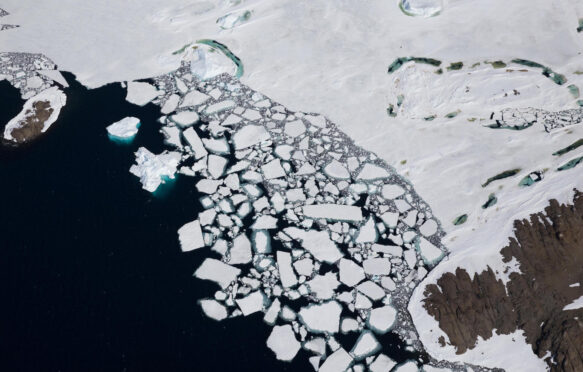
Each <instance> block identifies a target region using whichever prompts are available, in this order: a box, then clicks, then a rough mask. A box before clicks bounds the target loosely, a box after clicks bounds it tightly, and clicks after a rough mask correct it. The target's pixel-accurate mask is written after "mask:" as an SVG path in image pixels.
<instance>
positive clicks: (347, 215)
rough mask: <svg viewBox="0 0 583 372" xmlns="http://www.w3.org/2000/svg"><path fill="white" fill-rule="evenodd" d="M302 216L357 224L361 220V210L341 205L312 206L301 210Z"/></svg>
mask: <svg viewBox="0 0 583 372" xmlns="http://www.w3.org/2000/svg"><path fill="white" fill-rule="evenodd" d="M302 211H303V213H304V215H305V216H306V217H308V218H313V219H321V218H324V219H327V220H329V221H349V222H359V221H362V220H363V217H362V209H361V208H360V207H355V206H352V205H342V204H313V205H306V206H304V207H303V208H302Z"/></svg>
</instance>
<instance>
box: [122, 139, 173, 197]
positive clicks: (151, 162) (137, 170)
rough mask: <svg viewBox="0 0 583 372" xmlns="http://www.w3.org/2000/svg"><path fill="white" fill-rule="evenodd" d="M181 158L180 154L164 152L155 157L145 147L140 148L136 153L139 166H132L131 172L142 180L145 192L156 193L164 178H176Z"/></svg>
mask: <svg viewBox="0 0 583 372" xmlns="http://www.w3.org/2000/svg"><path fill="white" fill-rule="evenodd" d="M181 158H182V156H181V154H180V153H179V152H173V151H172V152H168V151H164V152H163V153H161V154H159V155H154V154H152V153H151V152H150V151H148V149H146V148H145V147H140V148H139V149H138V151H137V152H136V163H137V164H134V165H132V166H131V168H130V172H131V173H132V174H133V175H135V176H137V177H139V178H140V182H141V183H142V187H143V188H144V190H147V191H149V192H154V191H156V189H157V188H158V186H160V184H162V183H163V182H164V178H170V179H173V178H174V175H175V174H176V168H177V167H178V163H179V162H180V159H181Z"/></svg>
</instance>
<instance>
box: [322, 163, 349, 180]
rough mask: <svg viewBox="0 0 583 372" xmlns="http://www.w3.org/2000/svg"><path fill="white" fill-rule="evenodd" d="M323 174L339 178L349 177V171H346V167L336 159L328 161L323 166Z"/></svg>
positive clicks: (346, 178) (345, 178)
mask: <svg viewBox="0 0 583 372" xmlns="http://www.w3.org/2000/svg"><path fill="white" fill-rule="evenodd" d="M324 174H326V175H327V176H329V177H332V178H336V179H339V180H348V179H350V172H348V169H346V167H345V166H344V165H342V163H340V162H339V161H338V160H332V161H331V162H330V163H328V164H327V165H326V166H325V167H324Z"/></svg>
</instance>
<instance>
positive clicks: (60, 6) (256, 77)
mask: <svg viewBox="0 0 583 372" xmlns="http://www.w3.org/2000/svg"><path fill="white" fill-rule="evenodd" d="M411 3H413V1H411ZM242 6H243V5H237V6H234V7H231V8H227V7H226V6H225V4H224V2H219V1H218V0H216V1H207V2H194V3H190V4H188V5H184V2H183V1H182V0H168V1H164V2H159V1H155V0H144V1H140V2H118V3H116V4H115V11H112V5H111V2H110V1H107V0H95V1H92V2H90V3H87V2H79V1H75V0H60V1H56V0H38V1H35V6H33V7H30V6H27V5H26V4H25V3H24V2H23V1H21V0H6V1H5V2H4V3H3V7H4V8H6V9H10V13H11V14H10V16H9V17H10V20H11V22H12V23H15V24H19V25H21V27H19V28H17V29H13V30H11V31H10V32H3V33H0V43H1V45H3V46H4V47H5V49H7V50H27V51H31V52H40V53H44V54H46V55H47V56H50V57H51V58H52V59H53V60H54V61H55V62H56V63H57V64H58V65H59V67H60V68H61V69H62V70H68V71H72V72H74V73H75V74H76V76H77V78H78V79H80V81H81V82H82V83H84V84H85V85H87V86H89V87H96V86H101V85H103V84H106V83H109V82H114V81H130V80H136V79H141V78H147V77H151V76H155V75H159V74H163V73H166V72H168V71H169V70H171V69H174V68H176V67H178V65H179V63H180V58H181V57H180V56H173V55H172V52H173V51H174V50H176V49H178V48H180V47H181V46H183V45H184V44H186V43H188V42H190V41H191V38H192V37H193V35H196V37H201V38H202V37H206V38H214V39H217V40H219V41H221V42H222V43H224V44H225V45H228V46H229V48H230V49H231V50H232V51H233V52H234V53H235V54H236V55H237V56H239V57H240V58H241V60H242V61H243V63H244V65H245V74H244V75H243V77H242V81H243V82H244V83H246V84H249V85H250V86H252V87H253V88H254V89H256V90H258V91H261V92H263V93H265V94H266V95H268V96H270V97H271V98H273V99H274V100H276V101H279V102H281V103H282V104H284V105H286V107H289V108H290V109H298V110H303V111H310V112H317V113H320V114H323V115H325V116H327V117H329V118H330V119H331V120H332V121H334V122H335V123H337V124H338V125H339V126H340V128H341V129H342V130H343V131H344V132H345V133H346V134H347V135H349V136H350V137H351V138H353V139H354V140H355V141H356V143H357V144H358V145H360V146H363V147H364V148H366V149H367V150H369V151H372V152H375V153H376V154H377V155H378V156H379V157H381V158H383V159H384V160H386V161H387V162H388V163H389V164H391V165H393V166H394V167H395V168H396V170H397V171H398V172H399V173H400V174H403V175H406V176H407V177H408V178H409V180H410V181H411V182H412V183H413V185H415V188H416V190H417V192H418V193H419V194H420V196H421V197H422V198H423V199H424V200H425V201H427V202H428V203H429V205H430V206H431V207H432V210H433V213H434V215H435V216H436V217H437V218H438V219H439V220H440V221H441V222H442V223H443V227H444V229H445V230H446V232H447V233H448V235H447V236H446V237H445V239H444V243H445V245H446V246H447V247H448V248H449V249H450V250H451V251H452V254H451V255H450V256H449V257H448V259H447V261H444V262H442V263H441V264H440V265H438V266H437V268H436V269H434V270H433V271H431V272H430V273H429V274H428V276H427V278H426V279H425V281H424V283H422V285H420V286H419V287H418V289H417V290H416V291H415V294H414V296H413V298H412V300H411V305H410V307H409V308H410V311H411V313H412V314H413V319H414V322H415V324H416V326H417V328H418V329H419V330H420V332H421V335H420V336H421V340H422V341H423V343H424V345H425V346H426V347H427V349H428V351H429V352H430V353H431V354H432V355H434V356H436V357H437V356H441V357H443V358H446V359H449V358H458V359H459V360H463V361H469V362H475V363H477V364H479V362H480V361H481V360H482V359H484V358H485V359H488V358H491V359H489V360H491V362H492V365H496V366H497V367H504V366H505V365H508V364H507V363H506V362H501V364H496V363H495V362H494V360H495V358H498V357H499V356H500V355H503V354H506V353H505V351H506V350H507V349H506V348H507V347H508V344H505V343H503V342H498V343H497V342H493V341H492V340H493V339H491V340H488V341H485V342H480V343H479V345H478V347H477V348H476V349H474V350H476V352H475V353H474V354H472V353H471V352H467V353H465V354H463V355H461V356H456V354H455V352H454V351H453V350H449V349H448V350H449V351H448V352H446V351H445V350H444V349H442V348H441V347H440V346H439V344H438V343H437V338H438V337H439V335H440V333H441V332H439V331H438V328H437V326H436V322H435V321H434V320H433V319H432V318H429V317H428V316H427V314H426V312H425V311H424V310H423V309H422V307H421V300H422V293H423V289H424V287H425V284H428V283H432V282H435V281H436V280H437V278H439V277H440V276H441V274H443V273H444V272H446V271H453V270H455V268H456V267H458V266H460V267H463V268H465V269H466V270H468V271H469V273H470V275H472V274H473V273H475V272H480V271H482V270H483V269H484V268H485V267H486V265H490V266H491V267H493V268H494V269H496V270H498V271H499V272H502V271H503V267H502V262H501V258H500V255H499V254H498V251H499V249H500V248H501V247H503V246H504V245H505V244H506V243H507V241H508V237H509V236H511V235H512V221H513V220H514V219H517V218H525V217H527V216H528V215H529V214H531V213H533V212H537V211H540V210H542V209H543V208H544V207H545V206H546V204H547V201H548V200H549V199H551V198H556V199H558V200H559V202H568V201H570V200H571V198H572V191H571V190H572V188H574V187H577V188H579V189H581V188H583V179H582V178H581V177H577V174H578V172H577V171H576V170H571V171H566V172H561V173H556V172H550V173H548V174H547V175H546V176H545V179H544V182H541V183H539V184H535V185H533V186H532V187H530V188H521V189H519V188H518V187H517V186H516V183H517V179H516V177H514V178H509V179H506V180H503V181H499V182H498V183H495V184H493V185H490V186H489V187H487V188H481V187H480V186H479V185H480V184H481V183H482V182H483V181H484V180H485V179H487V178H488V177H490V176H492V175H494V174H498V173H500V172H501V171H503V170H506V169H512V168H514V167H521V168H523V169H524V170H525V171H530V170H532V169H535V168H547V167H548V168H550V169H555V168H556V167H557V166H558V165H560V164H561V163H563V162H564V161H565V159H564V158H563V157H561V158H559V157H551V156H550V153H552V152H553V151H556V150H557V149H559V148H563V147H565V146H567V145H569V144H571V143H572V142H574V140H576V139H578V138H581V137H583V128H582V126H575V127H571V128H570V129H569V131H567V130H558V131H555V132H553V133H552V134H550V135H549V134H547V133H545V132H544V131H543V130H542V129H541V128H540V127H536V126H534V127H532V128H529V129H528V130H526V131H521V132H514V131H505V130H496V131H494V130H489V129H485V128H482V127H481V126H480V125H472V123H468V121H467V118H469V117H472V116H477V117H484V116H485V115H488V114H489V113H490V112H489V111H490V107H489V106H485V105H483V103H484V102H487V98H488V97H490V96H488V95H487V94H485V93H487V92H488V90H487V89H486V88H484V89H480V86H484V87H487V85H485V83H487V82H488V81H490V80H491V78H496V79H498V81H502V82H511V83H512V84H511V85H509V87H512V86H515V87H522V86H525V84H526V86H527V88H529V89H530V88H532V85H529V84H527V81H528V80H529V79H530V81H536V83H535V84H534V85H537V86H539V87H541V88H539V90H538V91H537V90H534V92H530V93H528V94H527V93H522V94H521V95H519V96H513V97H511V98H512V99H511V100H507V101H506V103H505V102H502V103H498V104H499V105H508V106H512V107H526V106H534V107H537V106H538V107H544V108H547V109H553V110H558V109H563V108H573V107H574V106H573V105H574V103H573V101H572V100H571V99H568V96H567V95H565V94H564V93H563V89H564V87H557V86H553V85H552V84H550V83H549V81H548V79H545V78H544V77H542V76H540V74H539V73H534V72H531V73H528V74H526V75H525V76H523V77H521V76H519V75H517V74H516V73H513V75H512V74H503V73H502V72H500V71H495V70H494V72H491V73H490V72H483V73H475V74H473V75H476V76H477V80H476V79H474V78H473V77H467V76H466V75H467V71H465V70H462V71H458V72H459V74H460V75H461V74H463V75H464V79H461V78H458V75H455V74H454V73H453V72H451V73H449V72H446V73H444V74H443V75H441V76H436V75H435V74H433V73H432V72H431V73H432V74H433V75H431V77H430V78H427V77H428V76H430V75H428V74H424V75H420V76H421V77H420V78H418V79H416V78H411V79H409V78H408V77H409V76H411V74H408V71H409V69H410V68H411V67H409V66H410V65H406V66H403V67H402V68H401V69H402V70H403V71H398V72H399V73H398V74H397V73H396V74H394V75H387V74H386V69H387V66H388V64H389V63H391V62H392V60H394V59H395V58H396V57H400V56H411V55H415V56H429V57H433V58H438V59H442V60H444V61H447V62H454V61H464V62H465V65H467V64H471V63H473V62H478V61H483V60H485V59H490V60H497V59H502V60H508V59H511V58H518V57H520V58H525V59H530V60H533V61H537V62H540V63H542V64H545V65H548V66H551V67H552V68H553V70H555V71H558V72H561V73H564V74H565V75H566V76H567V78H568V79H569V83H575V84H577V85H579V86H582V84H581V83H582V82H583V77H582V76H575V75H573V74H572V72H573V71H574V70H576V69H578V68H581V66H580V56H579V55H578V54H579V53H580V52H581V51H582V47H581V39H580V35H578V34H577V33H576V31H575V28H576V27H575V25H576V24H577V19H578V18H581V17H583V3H581V2H580V1H577V0H557V1H548V0H517V1H507V0H468V1H447V2H446V6H445V9H444V11H443V12H442V13H441V14H440V15H439V16H436V17H431V18H426V19H421V18H417V17H408V16H406V15H404V14H403V13H402V12H401V10H400V9H399V8H398V6H397V1H374V2H371V3H369V4H367V6H360V5H359V4H355V3H351V2H341V3H334V4H332V3H330V2H329V1H325V0H310V1H308V0H282V1H277V2H268V1H262V0H249V1H246V2H245V3H244V6H245V7H247V8H249V9H253V18H252V20H253V21H252V22H248V23H246V24H245V25H244V27H235V28H234V29H233V30H230V31H229V32H228V33H225V32H224V31H223V30H221V28H220V27H219V26H218V25H217V24H216V19H217V18H219V17H220V16H223V15H225V14H227V13H228V12H231V11H233V10H237V9H240V7H242ZM57 10H58V11H57ZM47 14H51V17H46V15H47ZM290 15H292V16H290ZM298 19H302V25H304V27H298V23H297V20H298ZM71 29H74V30H76V32H70V30H71ZM266 30H267V32H266ZM119 35H123V36H124V37H119ZM387 35H390V37H387ZM87 40H91V47H90V48H88V47H87ZM525 40H526V41H528V42H525ZM533 43H536V47H533ZM307 56H309V58H308V57H307ZM413 66H414V67H412V68H414V69H425V67H420V66H419V65H413ZM403 73H404V74H403ZM434 75H435V76H434ZM314 76H317V77H318V83H317V84H314ZM397 78H400V81H401V82H402V84H403V88H402V90H403V92H404V94H405V104H404V105H407V104H408V103H407V102H409V103H410V104H411V105H410V106H408V108H407V107H403V110H405V109H407V114H403V115H399V116H398V117H397V118H396V119H392V118H389V117H387V114H386V105H387V100H388V99H389V98H390V97H392V96H393V95H394V93H395V92H393V90H394V88H393V87H394V84H395V81H396V79H397ZM423 82H424V83H425V84H423ZM460 82H463V83H471V84H474V82H477V86H478V88H476V89H475V90H472V94H473V95H474V96H473V97H472V99H470V100H466V99H464V98H463V97H461V96H455V95H454V96H452V95H449V96H448V95H447V94H445V95H444V94H441V92H445V93H447V92H462V91H464V88H465V86H463V85H460ZM436 87H443V89H444V91H441V92H440V93H436V92H435V90H434V89H436ZM531 90H532V89H531ZM536 92H538V93H536ZM428 96H433V97H447V98H445V99H446V100H447V99H449V103H448V101H432V100H431V99H429V98H427V97H428ZM452 102H454V103H456V105H455V106H452ZM489 102H490V103H491V102H492V100H490V101H489ZM457 109H460V110H461V111H462V114H460V115H458V116H457V117H455V118H453V119H447V120H446V119H443V118H437V119H435V120H434V121H431V122H425V121H422V120H419V119H418V118H419V117H421V116H422V114H424V113H426V112H435V111H438V110H443V111H441V112H442V113H443V112H448V111H455V110H457ZM355 118H358V120H354V119H355ZM474 124H475V123H474ZM569 132H570V133H569ZM412 133H414V135H412ZM484 159H488V161H484ZM401 160H407V161H406V163H404V164H402V163H401ZM521 175H523V174H522V173H521V174H520V175H519V176H521ZM517 177H518V176H517ZM444 180H445V181H446V182H444ZM499 185H503V186H504V187H503V189H502V190H499V191H498V189H497V187H498V186H499ZM494 189H495V190H496V192H497V197H498V199H499V202H498V204H497V206H496V208H489V209H487V210H482V209H481V208H480V205H481V203H480V202H478V201H481V200H484V201H485V200H486V199H487V197H488V195H489V194H490V193H491V192H492V191H493V190H494ZM452 196H455V197H452ZM462 213H467V214H468V216H469V217H468V221H467V222H466V223H465V224H463V225H460V226H453V225H452V224H451V220H452V219H453V218H455V217H457V216H459V215H460V214H462ZM424 314H425V315H424ZM429 329H434V332H432V333H431V334H430V333H429V331H428V330H429ZM501 337H502V336H501ZM503 337H508V336H503ZM521 340H523V339H517V342H516V343H512V344H510V346H514V348H513V350H519V351H520V352H521V354H520V356H518V355H515V358H516V360H520V361H521V363H523V364H522V366H529V365H532V366H534V367H533V368H535V367H536V368H540V367H541V364H539V361H540V360H539V359H538V358H536V357H534V354H533V353H532V351H531V350H530V347H529V346H528V345H526V344H520V342H521ZM482 352H483V353H484V355H481V354H480V353H482ZM529 363H530V364H529ZM510 366H512V365H510ZM531 370H536V369H531Z"/></svg>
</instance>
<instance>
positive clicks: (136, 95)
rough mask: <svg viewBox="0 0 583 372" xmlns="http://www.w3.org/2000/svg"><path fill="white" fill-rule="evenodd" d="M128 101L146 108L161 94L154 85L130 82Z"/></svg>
mask: <svg viewBox="0 0 583 372" xmlns="http://www.w3.org/2000/svg"><path fill="white" fill-rule="evenodd" d="M127 90H128V93H127V96H126V100H127V101H128V102H130V103H133V104H134V105H138V106H144V105H146V104H148V103H149V102H151V101H152V100H153V99H154V98H156V97H158V95H159V94H160V92H159V91H158V90H157V89H156V87H154V86H153V85H152V84H148V83H144V82H139V81H130V82H129V83H128V85H127Z"/></svg>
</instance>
